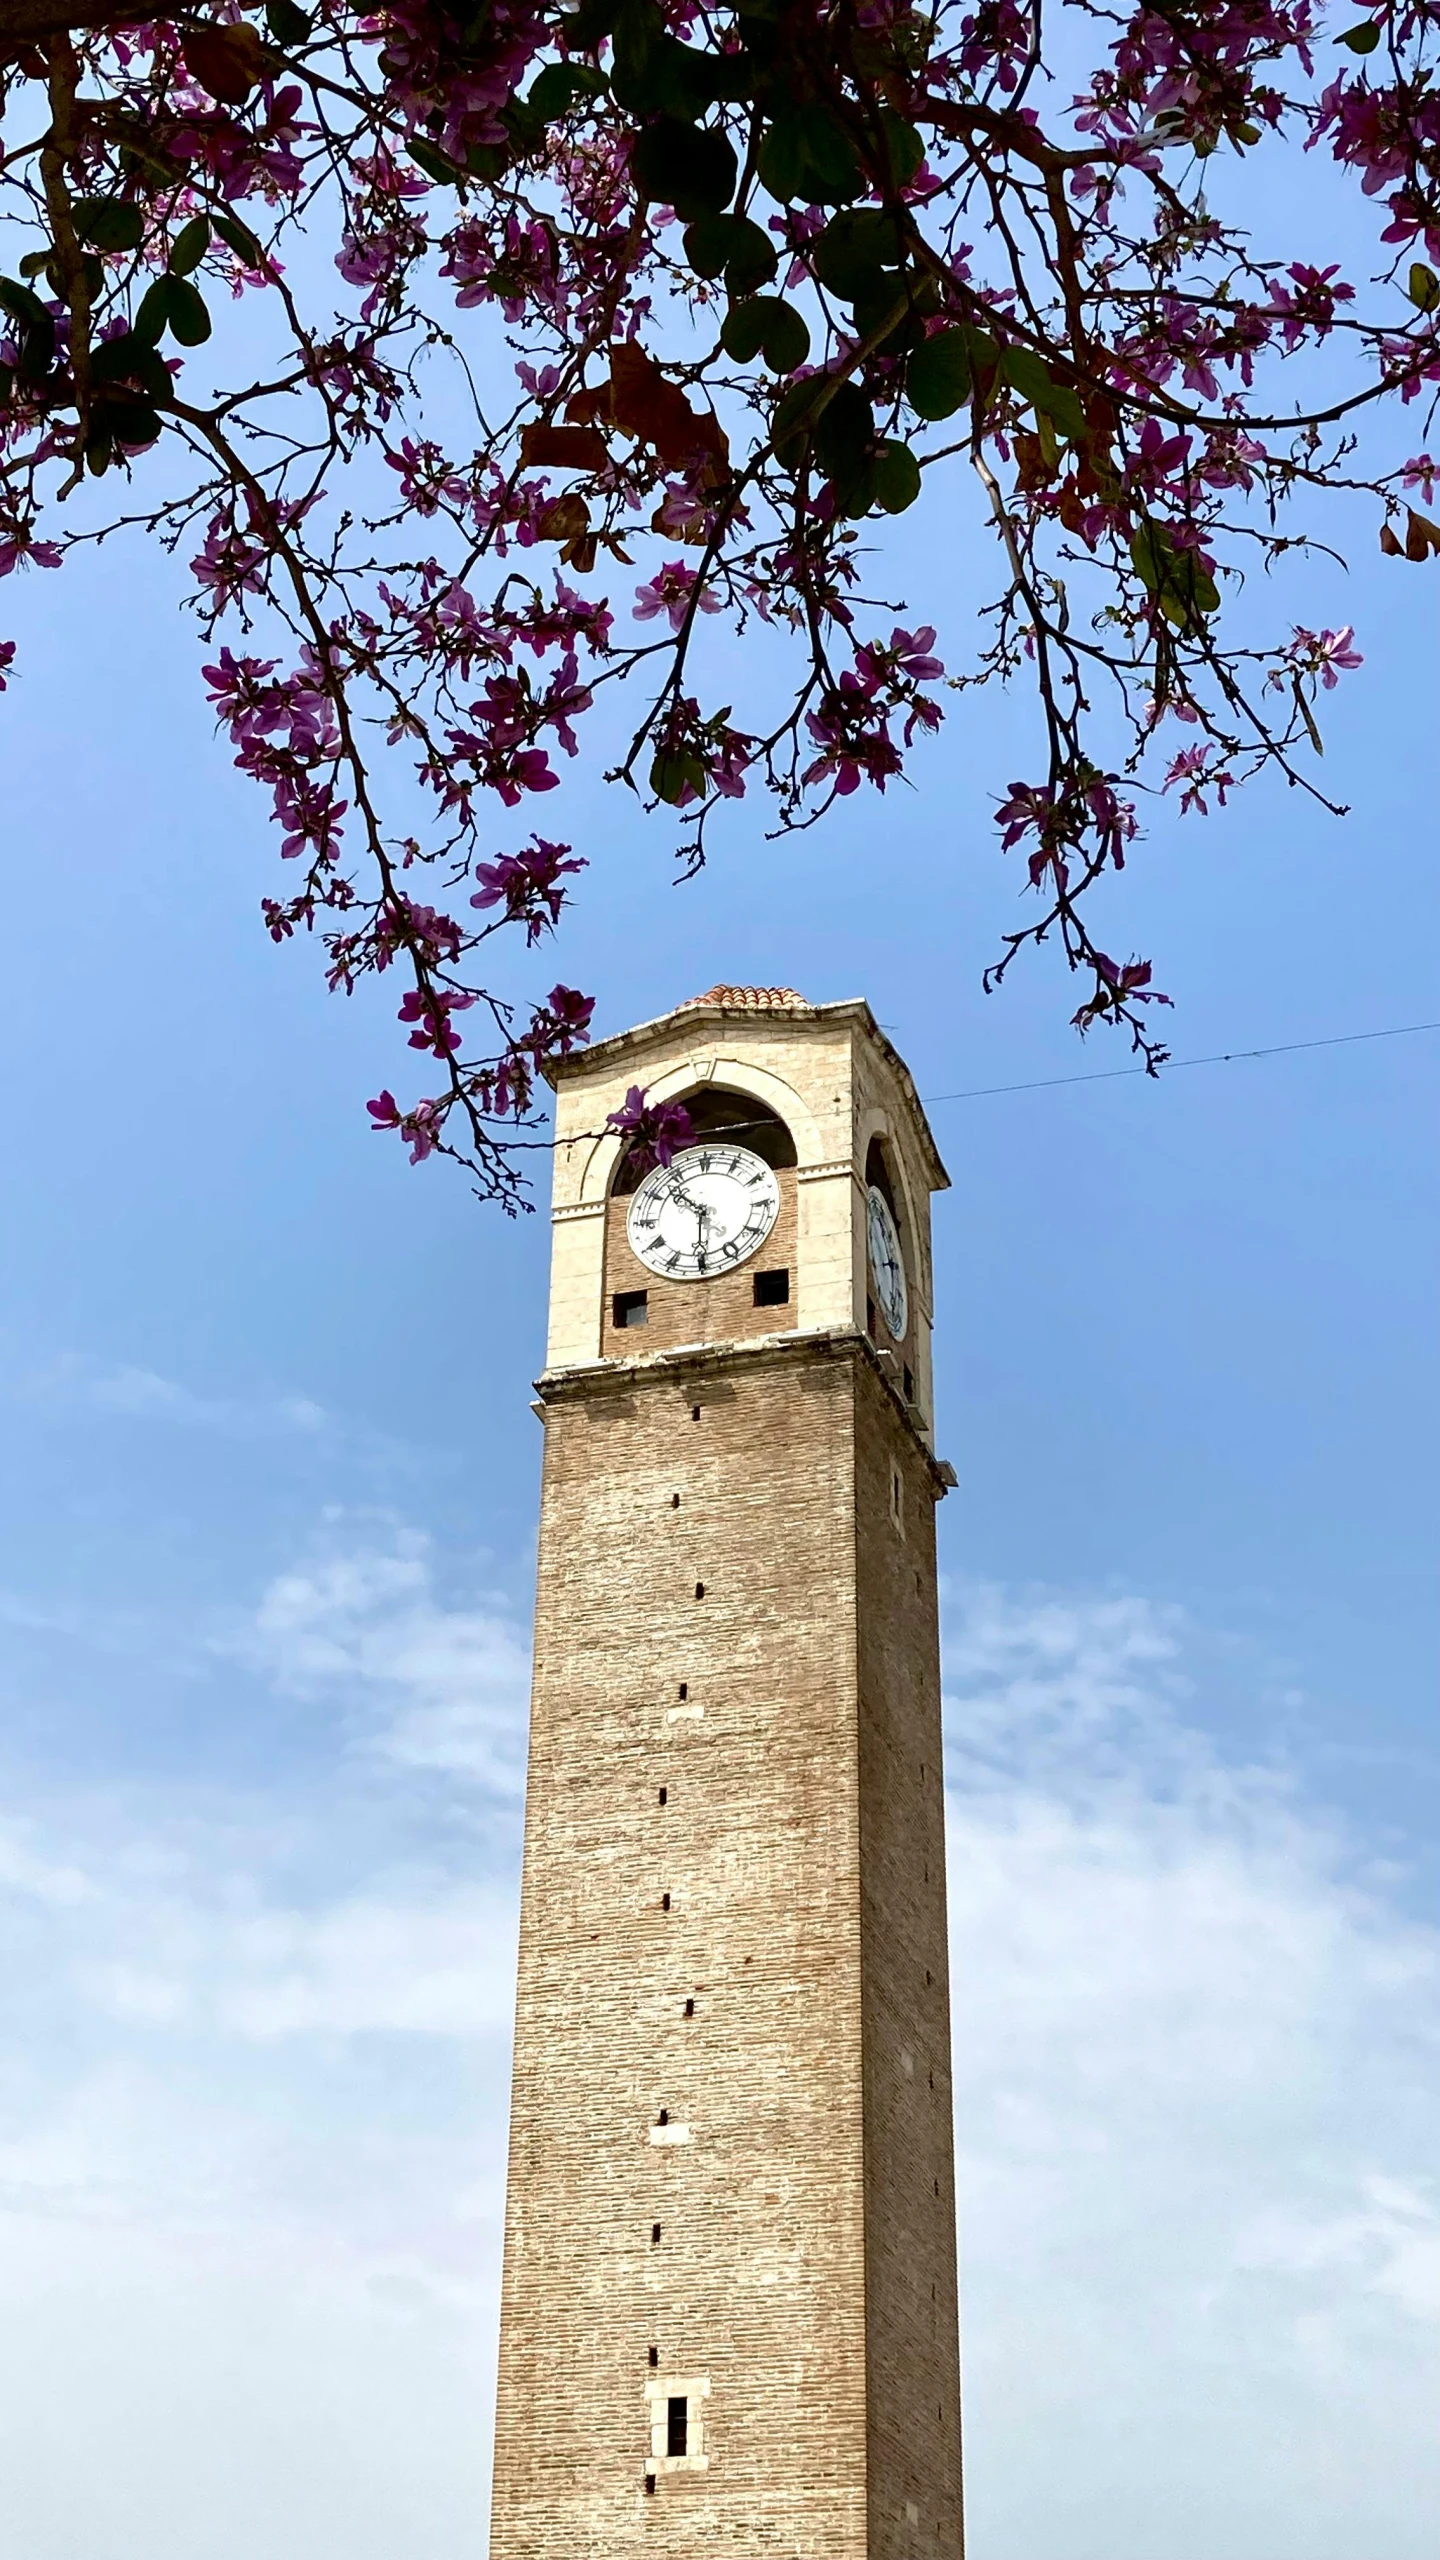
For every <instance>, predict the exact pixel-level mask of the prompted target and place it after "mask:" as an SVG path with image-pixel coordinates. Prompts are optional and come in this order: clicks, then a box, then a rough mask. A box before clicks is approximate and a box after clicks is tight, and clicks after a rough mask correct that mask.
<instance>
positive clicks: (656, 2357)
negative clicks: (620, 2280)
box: [650, 2286, 934, 2365]
mask: <svg viewBox="0 0 1440 2560" xmlns="http://www.w3.org/2000/svg"><path fill="white" fill-rule="evenodd" d="M931 2290H932V2291H933V2290H934V2288H933V2286H932V2288H931ZM659 2361H660V2350H659V2348H658V2347H652V2348H651V2350H650V2362H651V2364H652V2365H656V2364H658V2363H659Z"/></svg>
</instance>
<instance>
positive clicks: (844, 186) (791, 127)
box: [755, 106, 865, 204]
mask: <svg viewBox="0 0 1440 2560" xmlns="http://www.w3.org/2000/svg"><path fill="white" fill-rule="evenodd" d="M755 166H756V171H757V174H758V176H759V179H760V183H761V185H762V187H764V188H765V190H766V192H767V194H769V195H772V196H774V198H775V199H776V202H777V203H779V204H790V203H792V202H793V201H794V199H795V198H796V197H797V196H798V197H799V198H800V199H801V201H802V202H803V203H805V204H849V203H850V202H851V201H852V199H853V198H854V197H856V196H858V195H863V194H864V192H865V179H864V174H863V172H862V170H861V167H860V163H859V161H858V160H857V159H856V157H855V154H854V152H853V150H852V149H851V147H850V141H849V137H848V136H847V134H846V132H845V130H844V127H843V126H842V125H840V124H838V123H837V122H836V120H835V118H834V116H832V115H831V113H830V111H829V109H828V107H817V106H810V107H800V108H797V109H796V110H795V111H794V113H792V114H789V115H784V116H777V117H776V119H775V122H774V123H773V124H772V125H771V127H770V130H769V132H768V133H767V134H766V136H765V139H764V141H763V142H762V143H761V145H760V150H759V153H758V156H757V159H756V163H755Z"/></svg>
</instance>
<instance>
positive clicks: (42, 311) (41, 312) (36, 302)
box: [0, 276, 54, 329]
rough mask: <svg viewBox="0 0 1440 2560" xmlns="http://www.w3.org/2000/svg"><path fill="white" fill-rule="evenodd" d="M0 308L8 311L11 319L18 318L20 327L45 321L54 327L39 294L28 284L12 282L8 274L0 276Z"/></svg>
mask: <svg viewBox="0 0 1440 2560" xmlns="http://www.w3.org/2000/svg"><path fill="white" fill-rule="evenodd" d="M0 308H3V309H4V310H6V311H8V312H9V314H10V317H11V319H12V320H18V321H19V323H20V326H21V327H22V329H32V328H39V327H40V326H41V325H42V324H43V323H44V322H46V321H50V325H51V327H52V328H53V327H54V322H53V321H52V320H50V314H49V312H48V311H47V310H46V308H45V305H44V303H43V302H42V301H41V299H40V296H39V294H38V293H32V292H31V290H30V287H29V286H28V284H14V283H12V281H11V279H10V277H9V276H0Z"/></svg>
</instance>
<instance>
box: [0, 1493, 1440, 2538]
mask: <svg viewBox="0 0 1440 2560" xmlns="http://www.w3.org/2000/svg"><path fill="white" fill-rule="evenodd" d="M952 1619H953V1623H952V1628H951V1635H950V1642H949V1649H948V1650H949V1663H950V1684H951V1690H952V1695H951V1700H950V1708H949V1714H950V1750H949V1758H950V1778H951V1793H950V1826H951V1828H950V1838H951V1849H950V1892H951V1906H952V1924H953V1931H954V1958H955V2053H956V2072H957V2090H958V2104H957V2130H958V2135H959V2154H960V2165H961V2188H962V2210H963V2269H962V2273H963V2299H964V2305H965V2327H966V2390H967V2406H968V2416H969V2456H968V2468H969V2477H970V2484H971V2485H970V2497H971V2510H972V2549H973V2551H974V2553H975V2555H976V2560H1340V2555H1341V2554H1342V2553H1343V2554H1345V2560H1350V2555H1351V2554H1352V2553H1353V2552H1355V2551H1361V2552H1363V2553H1365V2555H1366V2560H1370V2555H1371V2554H1375V2555H1377V2560H1378V2556H1379V2555H1383V2560H1432V2553H1433V2538H1434V2537H1433V2517H1434V2513H1435V2512H1436V2509H1437V2504H1440V2455H1437V2451H1436V2446H1435V2438H1434V2428H1433V2407H1434V2397H1435V2391H1436V2387H1437V2383H1440V2193H1437V2187H1436V2182H1435V2170H1434V2130H1433V2129H1434V2124H1435V2122H1436V2121H1437V2119H1440V1946H1437V1942H1436V1938H1435V1936H1434V1934H1433V1933H1431V1932H1428V1931H1426V1930H1425V1929H1423V1928H1420V1927H1417V1926H1415V1925H1414V1924H1413V1923H1411V1922H1409V1921H1407V1920H1406V1919H1405V1918H1404V1917H1403V1916H1402V1915H1401V1913H1400V1912H1399V1911H1398V1909H1397V1908H1396V1907H1395V1906H1394V1904H1393V1902H1392V1901H1391V1900H1390V1899H1389V1898H1388V1892H1387V1885H1386V1879H1385V1875H1384V1873H1383V1872H1382V1871H1380V1870H1378V1869H1376V1868H1373V1867H1372V1866H1371V1865H1370V1864H1368V1863H1367V1859H1366V1856H1365V1843H1364V1842H1363V1841H1361V1840H1357V1839H1355V1838H1353V1837H1351V1836H1350V1835H1349V1834H1348V1833H1347V1832H1346V1830H1345V1828H1344V1826H1343V1824H1341V1823H1340V1822H1338V1821H1337V1820H1335V1819H1334V1818H1333V1817H1332V1816H1331V1815H1330V1814H1329V1813H1328V1812H1327V1811H1326V1810H1325V1809H1324V1808H1323V1807H1320V1806H1317V1805H1316V1804H1314V1803H1313V1802H1312V1801H1310V1800H1308V1799H1307V1798H1306V1797H1305V1795H1304V1794H1303V1793H1302V1792H1301V1790H1300V1789H1299V1788H1298V1786H1297V1785H1296V1784H1294V1783H1292V1782H1291V1781H1290V1780H1289V1779H1288V1778H1287V1776H1286V1773H1285V1772H1284V1771H1283V1769H1277V1768H1275V1767H1272V1766H1266V1767H1256V1768H1249V1767H1246V1766H1244V1765H1240V1764H1237V1763H1236V1762H1235V1761H1233V1760H1231V1759H1227V1758H1225V1757H1224V1756H1223V1755H1222V1754H1221V1753H1219V1752H1218V1751H1217V1750H1216V1748H1215V1747H1214V1746H1213V1745H1212V1744H1211V1742H1209V1741H1208V1740H1207V1738H1206V1735H1205V1732H1204V1729H1203V1719H1202V1716H1201V1711H1200V1710H1201V1706H1202V1704H1203V1699H1202V1696H1201V1692H1200V1686H1199V1684H1200V1683H1201V1682H1202V1680H1203V1677H1204V1672H1203V1658H1204V1649H1203V1647H1200V1646H1197V1644H1196V1641H1195V1639H1194V1635H1193V1631H1192V1630H1191V1629H1190V1628H1189V1627H1188V1625H1187V1623H1186V1621H1185V1619H1184V1617H1183V1616H1182V1615H1181V1614H1180V1613H1178V1612H1174V1611H1166V1610H1158V1609H1155V1608H1153V1607H1151V1606H1149V1605H1148V1604H1147V1603H1145V1602H1144V1601H1143V1600H1139V1599H1101V1600H1095V1599H1087V1598H1085V1597H1083V1596H1082V1597H1080V1598H1078V1599H1074V1600H1066V1599H1058V1598H1053V1597H1051V1598H1042V1599H1040V1600H1036V1601H1031V1600H1017V1599H1014V1598H1007V1597H1006V1596H1005V1595H1003V1594H993V1593H984V1592H981V1593H972V1594H969V1595H964V1596H962V1599H961V1601H960V1603H959V1604H958V1605H957V1607H956V1609H955V1610H954V1611H953V1613H952ZM234 1642H235V1644H236V1645H237V1646H239V1647H240V1648H241V1649H243V1650H244V1653H245V1658H246V1660H247V1662H248V1663H249V1665H250V1666H251V1670H252V1672H254V1673H258V1674H259V1675H260V1676H261V1677H262V1678H263V1679H264V1680H265V1681H266V1682H267V1683H269V1684H270V1686H271V1687H272V1689H273V1690H274V1691H275V1692H276V1693H277V1694H279V1695H280V1696H283V1697H286V1698H291V1699H296V1700H299V1699H302V1698H303V1699H304V1700H306V1701H307V1702H308V1704H309V1707H310V1709H311V1710H312V1724H313V1735H314V1738H315V1750H316V1751H317V1752H319V1754H320V1757H321V1762H322V1766H321V1773H320V1778H319V1780H318V1782H317V1777H316V1768H315V1761H314V1756H313V1754H312V1755H311V1756H310V1757H308V1758H307V1759H306V1761H305V1763H304V1766H303V1768H301V1767H300V1766H299V1764H297V1765H296V1767H295V1768H291V1767H290V1765H289V1763H288V1762H287V1764H286V1769H287V1774H286V1775H285V1776H284V1777H283V1778H282V1777H280V1776H277V1777H276V1780H275V1782H274V1786H273V1788H272V1791H271V1793H270V1796H269V1798H268V1799H267V1800H259V1799H257V1798H256V1797H255V1796H254V1795H253V1793H252V1794H247V1795H246V1796H245V1797H244V1798H243V1799H242V1798H241V1797H240V1796H239V1795H238V1794H233V1795H231V1796H230V1797H228V1798H222V1799H218V1800H217V1798H216V1797H215V1795H214V1793H213V1790H208V1789H207V1790H201V1789H200V1788H199V1787H197V1788H196V1790H195V1791H194V1794H193V1797H192V1798H191V1799H189V1800H185V1799H184V1798H183V1797H180V1798H177V1796H176V1794H175V1791H174V1789H173V1788H172V1789H171V1790H170V1791H169V1792H168V1794H167V1796H166V1799H165V1802H164V1804H163V1805H162V1804H160V1803H159V1802H158V1801H157V1802H154V1803H152V1804H150V1805H149V1806H148V1807H147V1806H146V1805H145V1804H143V1803H140V1802H138V1801H136V1802H132V1803H131V1804H130V1805H129V1806H128V1808H127V1807H124V1806H121V1805H119V1804H118V1803H117V1802H110V1803H108V1804H107V1803H105V1802H97V1803H96V1804H93V1805H91V1806H90V1807H89V1808H88V1810H86V1811H84V1812H83V1813H82V1811H80V1810H75V1811H72V1814H71V1816H70V1818H69V1819H68V1820H63V1821H62V1820H59V1819H57V1818H56V1816H55V1815H54V1813H53V1811H49V1810H47V1809H46V1808H45V1807H44V1806H42V1805H41V1804H39V1803H38V1802H36V1803H25V1802H21V1801H16V1802H14V1803H12V1805H11V1806H10V1808H9V1811H8V1817H7V1822H6V1826H5V1827H4V1828H3V1829H0V2288H3V2291H4V2295H5V2299H6V2302H7V2309H8V2310H9V2312H10V2317H9V2319H8V2320H7V2323H6V2324H5V2327H4V2330H3V2333H0V2460H3V2463H4V2466H5V2469H6V2477H7V2510H8V2511H9V2512H10V2513H12V2514H14V2515H17V2516H19V2517H20V2519H21V2520H22V2525H23V2543H22V2539H21V2536H20V2533H19V2529H17V2548H19V2547H23V2549H24V2552H25V2560H61V2555H62V2554H63V2553H67V2552H69V2551H70V2550H74V2549H83V2550H85V2551H86V2552H87V2553H90V2552H93V2553H95V2554H96V2555H97V2560H101V2556H102V2555H103V2560H153V2554H154V2552H155V2551H156V2550H157V2549H161V2548H163V2549H165V2550H172V2549H173V2550H181V2549H183V2550H184V2552H185V2553H186V2555H187V2560H191V2555H193V2560H253V2553H254V2551H255V2550H256V2549H257V2548H258V2547H260V2545H261V2543H262V2542H263V2547H264V2549H265V2551H266V2553H267V2555H268V2560H310V2555H311V2554H312V2553H313V2551H314V2550H316V2549H317V2548H320V2549H326V2550H332V2549H344V2550H345V2551H346V2552H347V2554H349V2555H351V2560H448V2555H449V2554H451V2553H453V2552H454V2551H457V2550H460V2549H462V2548H468V2547H469V2544H470V2542H471V2541H472V2540H473V2537H474V2534H475V2531H476V2517H477V2512H478V2508H479V2503H480V2500H481V2497H482V2477H481V2475H482V2471H483V2447H484V2440H485V2433H486V2416H487V2411H488V2405H489V2390H490V2384H489V2370H488V2368H489V2359H490V2356H491V2353H492V2349H493V2336H494V2319H495V2308H494V2285H495V2274H496V2269H497V2265H498V2249H499V2233H500V2216H501V2210H502V2199H503V2156H504V2137H505V2071H504V2064H505V2046H506V2034H507V2027H508V2017H509V2006H510V1999H511V1993H512V1984H513V1911H514V1855H515V1845H516V1823H515V1811H516V1802H515V1795H514V1789H515V1785H516V1782H517V1777H518V1771H519V1766H520V1760H519V1751H520V1738H521V1734H522V1730H523V1704H524V1686H525V1659H524V1644H523V1640H522V1636H521V1633H520V1630H519V1626H518V1624H517V1620H516V1616H515V1614H514V1612H513V1611H512V1610H511V1609H510V1608H509V1607H507V1606H506V1605H505V1603H504V1602H503V1600H502V1599H501V1598H500V1597H498V1596H496V1595H493V1594H489V1593H486V1592H484V1591H482V1590H477V1589H476V1588H475V1587H473V1584H472V1585H469V1586H466V1585H465V1584H464V1583H463V1581H462V1580H461V1579H458V1578H457V1575H456V1572H455V1569H454V1567H453V1566H450V1567H447V1566H446V1564H445V1562H444V1560H443V1559H442V1558H441V1556H440V1555H439V1553H438V1551H437V1550H436V1548H435V1547H434V1546H433V1545H432V1544H431V1543H429V1542H428V1541H427V1540H425V1539H423V1538H421V1537H419V1536H417V1535H414V1534H412V1533H410V1532H407V1531H405V1530H404V1529H403V1528H402V1527H400V1526H398V1525H397V1524H395V1523H393V1522H390V1521H387V1520H385V1519H382V1518H379V1517H370V1518H357V1517H355V1516H354V1515H345V1514H336V1515H335V1516H333V1517H332V1518H331V1519H329V1520H328V1521H327V1522H325V1523H323V1524H322V1526H321V1529H320V1532H319V1534H318V1536H317V1540H316V1542H315V1544H314V1547H313V1549H311V1550H309V1551H307V1552H306V1553H305V1554H303V1555H302V1556H301V1557H299V1558H298V1559H297V1560H296V1562H295V1563H294V1564H293V1566H291V1567H290V1568H289V1569H288V1570H287V1571H286V1572H284V1573H283V1574H280V1575H278V1576H276V1578H275V1579H274V1580H273V1582H272V1583H271V1584H270V1586H269V1588H268V1589H267V1590H266V1591H265V1592H264V1593H263V1595H262V1596H261V1598H260V1600H259V1601H258V1603H257V1605H256V1607H255V1609H254V1610H253V1611H252V1613H251V1616H250V1618H249V1620H248V1622H247V1623H246V1625H245V1627H244V1629H243V1632H242V1633H241V1634H239V1635H238V1636H237V1637H236V1638H235V1639H234ZM327 1755H328V1756H327ZM417 1768H418V1769H423V1771H424V1772H425V1784H424V1785H423V1786H420V1787H417V1785H416V1783H415V1780H416V1772H417ZM287 1788H288V1789H289V1790H290V1791H289V1792H288V1793H287V1792H286V1789H287ZM477 1802H479V1803H481V1804H484V1805H488V1806H489V1807H490V1808H491V1810H490V1812H489V1813H488V1814H487V1815H486V1819H485V1821H484V1822H483V1823H477V1821H476V1819H475V1808H476V1805H477ZM22 2053H24V2054H25V2055H26V2056H27V2059H26V2060H25V2062H24V2063H23V2065H22V2064H21V2062H20V2061H19V2060H18V2059H17V2057H18V2056H20V2055H21V2054H22ZM57 2409H63V2411H64V2415H65V2423H66V2429H67V2432H68V2439H69V2440H71V2441H79V2442H83V2443H84V2444H85V2445H86V2446H87V2448H89V2451H90V2456H91V2458H90V2459H89V2460H88V2461H87V2463H86V2465H84V2466H78V2467H77V2466H76V2465H75V2464H73V2463H69V2462H66V2461H64V2460H62V2459H61V2458H60V2456H59V2453H58V2451H57V2446H56V2441H55V2433H54V2430H55V2423H56V2421H55V2411H56V2410H57ZM156 2411H161V2412H163V2417H164V2423H163V2425H162V2424H160V2423H158V2422H157V2420H156V2417H155V2414H154V2413H155V2412H156ZM241 2477H243V2478H244V2479H245V2480H246V2482H247V2483H248V2482H251V2481H259V2482H260V2483H261V2486H260V2487H259V2488H258V2489H256V2491H255V2493H254V2496H253V2497H252V2496H251V2494H250V2491H249V2489H248V2488H247V2491H246V2495H245V2497H244V2498H243V2499H242V2500H240V2501H239V2502H238V2503H237V2502H236V2501H232V2500H229V2499H227V2498H226V2497H224V2496H217V2495H216V2491H215V2484H216V2482H217V2481H222V2482H223V2481H224V2480H227V2479H232V2478H234V2479H238V2478H241Z"/></svg>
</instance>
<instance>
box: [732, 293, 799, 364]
mask: <svg viewBox="0 0 1440 2560" xmlns="http://www.w3.org/2000/svg"><path fill="white" fill-rule="evenodd" d="M720 343H721V345H722V347H723V348H724V349H725V352H726V354H727V355H730V356H733V357H734V358H735V361H736V363H737V364H749V363H750V362H751V361H752V360H753V358H754V357H756V356H763V357H764V359H765V362H766V363H767V364H768V365H769V367H770V369H771V371H772V373H793V372H794V371H795V368H796V366H797V365H802V364H803V363H804V362H805V359H806V357H807V356H808V354H809V353H810V332H809V330H808V329H807V328H806V326H805V323H804V321H803V320H802V319H801V317H800V314H799V312H798V311H797V310H796V309H795V307H794V305H793V303H789V302H781V301H780V300H779V298H778V297H777V296H776V295H774V294H759V295H757V296H756V297H755V299H754V300H753V301H750V302H737V303H736V304H735V307H734V309H733V310H732V311H731V312H729V313H728V315H727V317H726V321H725V326H724V327H723V329H722V330H721V332H720Z"/></svg>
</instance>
